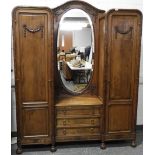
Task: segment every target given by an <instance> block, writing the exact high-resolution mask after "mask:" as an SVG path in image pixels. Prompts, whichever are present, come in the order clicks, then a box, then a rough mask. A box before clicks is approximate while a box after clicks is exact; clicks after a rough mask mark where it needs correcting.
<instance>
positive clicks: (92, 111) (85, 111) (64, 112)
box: [57, 107, 100, 118]
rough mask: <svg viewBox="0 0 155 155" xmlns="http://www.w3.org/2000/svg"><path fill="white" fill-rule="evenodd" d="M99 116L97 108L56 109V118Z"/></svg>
mask: <svg viewBox="0 0 155 155" xmlns="http://www.w3.org/2000/svg"><path fill="white" fill-rule="evenodd" d="M83 115H87V116H88V115H89V116H99V115H100V108H99V107H87V108H84V107H81V108H75V107H64V108H62V107H61V108H58V107H57V118H59V117H64V116H83Z"/></svg>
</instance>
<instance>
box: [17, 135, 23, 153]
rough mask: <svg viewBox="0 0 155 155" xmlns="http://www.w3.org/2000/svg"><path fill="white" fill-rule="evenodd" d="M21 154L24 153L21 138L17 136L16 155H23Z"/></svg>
mask: <svg viewBox="0 0 155 155" xmlns="http://www.w3.org/2000/svg"><path fill="white" fill-rule="evenodd" d="M21 153H22V145H21V140H20V137H19V136H17V150H16V154H21Z"/></svg>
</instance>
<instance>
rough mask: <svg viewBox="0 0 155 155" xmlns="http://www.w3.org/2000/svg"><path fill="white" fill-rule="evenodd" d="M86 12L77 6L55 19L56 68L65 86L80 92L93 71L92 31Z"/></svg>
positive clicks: (86, 84)
mask: <svg viewBox="0 0 155 155" xmlns="http://www.w3.org/2000/svg"><path fill="white" fill-rule="evenodd" d="M93 34H94V33H93V26H92V22H91V20H90V17H89V15H88V14H87V13H86V12H84V11H83V10H80V9H71V10H70V11H68V12H66V13H65V14H64V15H63V16H62V18H61V21H60V23H59V30H58V40H57V63H58V65H57V66H58V71H59V74H60V77H61V80H62V83H63V85H64V86H65V88H67V90H69V91H71V92H74V93H81V92H82V91H84V90H85V89H86V87H87V86H88V84H89V81H90V79H91V75H92V71H93V53H94V35H93Z"/></svg>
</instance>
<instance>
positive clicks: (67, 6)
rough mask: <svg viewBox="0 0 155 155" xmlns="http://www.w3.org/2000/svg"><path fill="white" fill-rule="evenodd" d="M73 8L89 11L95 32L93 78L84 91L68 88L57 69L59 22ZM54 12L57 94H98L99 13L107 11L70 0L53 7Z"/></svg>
mask: <svg viewBox="0 0 155 155" xmlns="http://www.w3.org/2000/svg"><path fill="white" fill-rule="evenodd" d="M71 9H80V10H82V11H84V12H85V13H87V14H88V15H89V17H90V19H91V21H92V27H93V31H92V33H94V34H93V35H94V56H93V58H94V66H93V72H92V73H91V78H90V80H89V83H88V85H87V86H86V88H85V89H84V90H82V92H73V91H71V90H69V89H67V88H66V87H65V86H64V84H63V82H62V80H61V77H60V74H59V71H58V69H57V36H58V30H59V23H60V20H61V17H62V16H63V15H64V14H65V13H66V12H67V11H69V10H71ZM53 13H54V38H53V40H54V54H55V55H54V56H55V58H54V68H55V69H54V70H55V75H54V77H55V91H56V95H84V96H85V95H97V89H98V71H99V64H98V62H99V59H98V56H99V54H98V44H99V42H98V37H99V32H98V29H99V14H100V13H102V14H103V13H105V11H104V10H100V9H97V8H95V7H94V6H92V5H90V4H88V3H86V2H83V1H69V2H66V3H64V4H62V5H60V6H58V7H56V8H55V9H53Z"/></svg>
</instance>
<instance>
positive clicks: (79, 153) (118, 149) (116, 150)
mask: <svg viewBox="0 0 155 155" xmlns="http://www.w3.org/2000/svg"><path fill="white" fill-rule="evenodd" d="M99 146H100V143H99V142H89V143H88V142H81V143H80V142H79V143H63V144H62V143H61V144H57V151H56V152H55V153H51V152H50V151H49V150H50V146H35V147H34V146H33V147H25V148H24V149H23V154H22V155H51V154H53V155H143V134H142V131H138V132H137V147H135V148H133V147H131V146H130V142H129V141H120V142H108V143H106V147H107V148H106V149H105V150H102V149H100V147H99ZM11 152H12V153H11V154H12V155H15V154H16V144H12V147H11Z"/></svg>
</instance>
